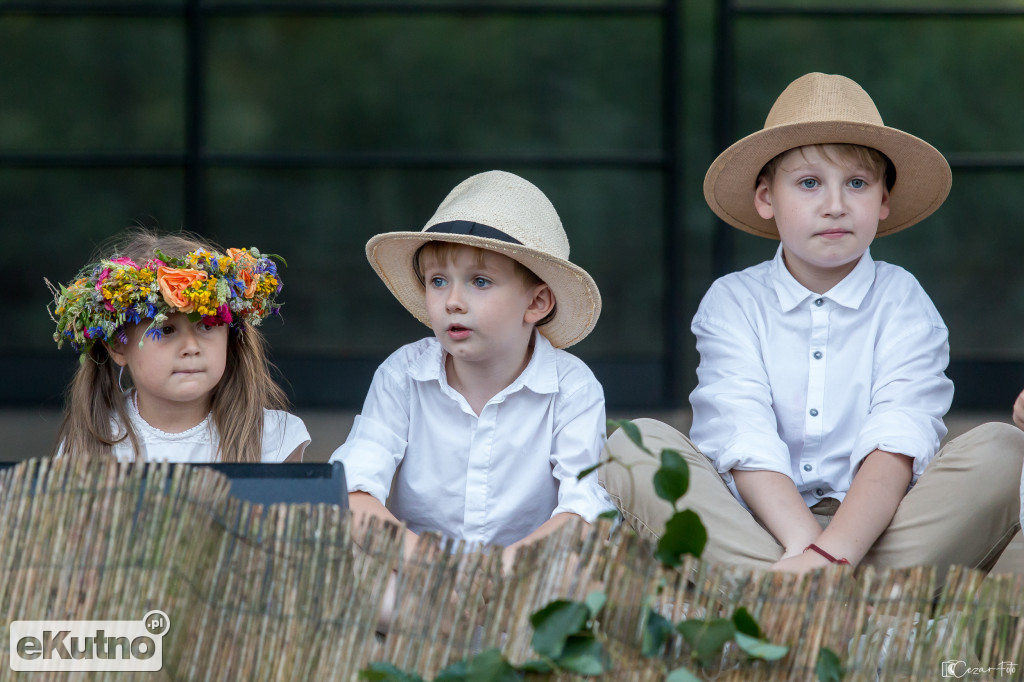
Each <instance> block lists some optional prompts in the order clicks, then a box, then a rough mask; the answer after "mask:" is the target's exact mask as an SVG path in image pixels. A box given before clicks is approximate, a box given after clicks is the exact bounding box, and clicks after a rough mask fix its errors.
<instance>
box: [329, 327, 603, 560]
mask: <svg viewBox="0 0 1024 682" xmlns="http://www.w3.org/2000/svg"><path fill="white" fill-rule="evenodd" d="M445 355H446V353H445V351H444V349H443V347H442V346H441V344H440V342H438V340H437V339H436V338H433V337H430V338H426V339H422V340H420V341H417V342H415V343H411V344H408V345H406V346H403V347H402V348H399V349H398V350H397V351H395V352H394V353H393V354H392V355H391V357H389V358H388V359H387V360H385V361H384V363H383V364H381V366H380V367H379V368H378V369H377V372H376V374H374V377H373V382H372V383H371V385H370V390H369V393H368V394H367V396H366V402H365V404H364V405H363V411H362V413H361V414H360V415H358V416H357V417H356V419H355V423H354V424H353V425H352V431H351V433H350V434H349V436H348V439H347V440H346V441H345V444H344V445H342V446H341V447H339V448H338V449H337V450H336V451H335V452H334V454H333V455H332V456H331V461H334V460H339V459H340V460H341V461H342V462H344V464H345V478H346V480H347V481H348V489H349V492H355V491H364V492H367V493H369V494H371V495H373V496H374V497H375V498H377V499H378V500H380V501H381V502H382V503H384V502H387V503H388V508H389V509H390V510H391V511H392V513H394V514H395V516H397V517H398V518H399V519H401V520H403V521H405V522H406V524H407V525H408V526H409V528H410V529H411V530H412V531H414V532H417V533H420V532H423V531H437V532H440V533H442V534H443V535H446V536H448V537H452V538H456V539H464V540H467V541H469V542H472V543H482V544H500V545H509V544H511V543H513V542H515V541H516V540H519V539H521V538H523V537H525V536H527V535H529V534H530V532H532V531H533V530H535V529H536V528H537V527H538V526H540V525H541V524H542V523H544V522H545V521H547V520H548V519H549V518H551V517H552V516H554V515H555V514H559V513H562V512H571V513H574V514H579V515H580V516H582V517H583V518H585V519H586V520H587V521H593V520H594V518H595V517H596V516H597V515H598V514H600V513H601V512H603V511H605V510H607V509H611V508H613V504H612V502H611V500H610V498H609V497H608V496H607V493H605V492H604V489H603V488H602V487H601V486H600V484H599V483H598V482H597V474H596V472H595V473H592V474H590V475H589V476H587V477H585V478H584V479H583V480H579V481H578V480H577V479H576V476H577V474H579V473H580V472H581V471H582V470H584V469H586V468H587V467H590V466H593V465H594V464H597V462H598V459H599V457H600V453H601V449H602V447H603V445H604V434H605V428H606V427H605V414H604V391H603V390H602V388H601V385H600V384H599V383H598V381H597V379H595V378H594V375H593V374H592V373H591V371H590V369H589V368H587V366H586V365H585V364H584V363H583V362H582V361H581V360H579V359H578V358H576V357H574V356H572V355H570V354H569V353H567V352H565V351H562V350H557V349H555V348H554V347H552V346H551V344H550V343H549V342H548V340H547V339H546V338H544V336H543V335H541V334H534V351H533V356H532V357H531V358H530V362H529V364H528V365H527V367H526V369H524V370H523V373H522V374H521V375H520V376H519V377H518V378H517V379H516V380H515V381H513V382H512V383H511V384H510V385H509V386H508V387H506V388H505V389H504V390H502V391H500V392H499V393H498V394H497V395H495V396H494V397H493V398H491V399H490V400H489V401H488V402H487V404H486V405H485V406H484V408H483V410H481V412H480V415H479V416H477V415H476V414H475V413H474V412H473V409H472V408H471V407H470V406H469V403H468V402H467V401H466V399H465V398H464V397H463V396H462V395H461V394H460V393H458V392H457V391H455V390H454V389H453V388H452V387H451V386H449V385H448V381H447V378H446V376H445V370H444V361H445ZM399 465H401V466H399ZM396 470H397V475H396V473H395V472H396ZM392 478H395V480H394V485H393V486H392ZM389 489H390V490H391V496H390V499H389V498H388V493H389Z"/></svg>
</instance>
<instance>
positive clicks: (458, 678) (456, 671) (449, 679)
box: [434, 661, 469, 682]
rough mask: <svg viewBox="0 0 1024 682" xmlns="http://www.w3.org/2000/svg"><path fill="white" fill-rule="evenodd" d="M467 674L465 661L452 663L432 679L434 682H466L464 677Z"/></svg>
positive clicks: (467, 667)
mask: <svg viewBox="0 0 1024 682" xmlns="http://www.w3.org/2000/svg"><path fill="white" fill-rule="evenodd" d="M468 673H469V664H467V663H466V661H459V662H458V663H452V664H451V665H450V666H448V667H447V668H445V669H444V670H442V671H441V672H439V673H438V674H437V677H435V678H434V682H466V675H467V674H468Z"/></svg>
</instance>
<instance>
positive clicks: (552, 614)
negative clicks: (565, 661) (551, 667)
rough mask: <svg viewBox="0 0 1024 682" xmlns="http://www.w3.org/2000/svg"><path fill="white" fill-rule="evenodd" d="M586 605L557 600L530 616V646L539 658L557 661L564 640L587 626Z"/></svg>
mask: <svg viewBox="0 0 1024 682" xmlns="http://www.w3.org/2000/svg"><path fill="white" fill-rule="evenodd" d="M588 615H589V610H588V609H587V606H586V604H581V603H580V602H575V601H565V600H562V599H557V600H555V601H553V602H551V603H550V604H548V605H547V606H545V607H544V608H542V609H541V610H540V611H537V612H536V613H534V614H533V615H531V616H530V624H531V625H533V629H534V631H533V639H532V640H531V641H530V644H531V645H532V646H533V650H534V651H536V652H537V653H538V654H540V655H541V656H547V657H548V658H553V659H557V658H558V657H559V656H561V655H562V650H563V649H564V648H565V642H566V640H567V639H568V638H569V637H570V636H571V635H574V634H576V633H577V632H579V631H580V630H582V629H583V627H584V626H585V625H586V624H587V616H588Z"/></svg>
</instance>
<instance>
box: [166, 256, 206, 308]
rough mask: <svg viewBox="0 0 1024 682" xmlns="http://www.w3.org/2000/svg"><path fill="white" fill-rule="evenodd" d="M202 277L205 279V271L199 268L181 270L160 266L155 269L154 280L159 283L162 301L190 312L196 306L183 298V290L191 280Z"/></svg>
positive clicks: (197, 279) (199, 279)
mask: <svg viewBox="0 0 1024 682" xmlns="http://www.w3.org/2000/svg"><path fill="white" fill-rule="evenodd" d="M204 279H206V273H205V272H202V271H201V270H183V269H180V268H167V267H163V266H161V267H160V268H159V269H158V270H157V271H156V280H157V282H158V283H159V284H160V293H161V294H163V297H164V301H166V302H167V305H169V306H171V308H175V309H177V311H178V312H182V313H190V312H192V311H193V310H195V307H196V306H195V304H194V303H192V302H191V301H189V300H188V299H187V298H185V296H184V295H183V292H184V291H185V289H186V288H188V285H189V284H192V282H195V281H202V280H204Z"/></svg>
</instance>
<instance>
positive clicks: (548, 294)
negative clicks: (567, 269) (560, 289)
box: [523, 283, 555, 324]
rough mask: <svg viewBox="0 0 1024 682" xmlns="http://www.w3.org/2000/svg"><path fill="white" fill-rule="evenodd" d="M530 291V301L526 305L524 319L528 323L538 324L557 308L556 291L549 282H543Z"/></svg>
mask: <svg viewBox="0 0 1024 682" xmlns="http://www.w3.org/2000/svg"><path fill="white" fill-rule="evenodd" d="M530 293H531V298H530V303H529V305H527V306H526V315H525V317H524V318H523V321H524V322H526V323H527V324H537V323H538V322H540V321H541V320H543V319H544V318H545V317H547V316H548V315H549V314H550V313H551V311H552V310H554V309H555V292H553V291H551V287H549V286H548V285H547V284H544V283H541V284H538V285H537V286H535V287H534V288H533V290H532V291H531V292H530Z"/></svg>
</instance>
